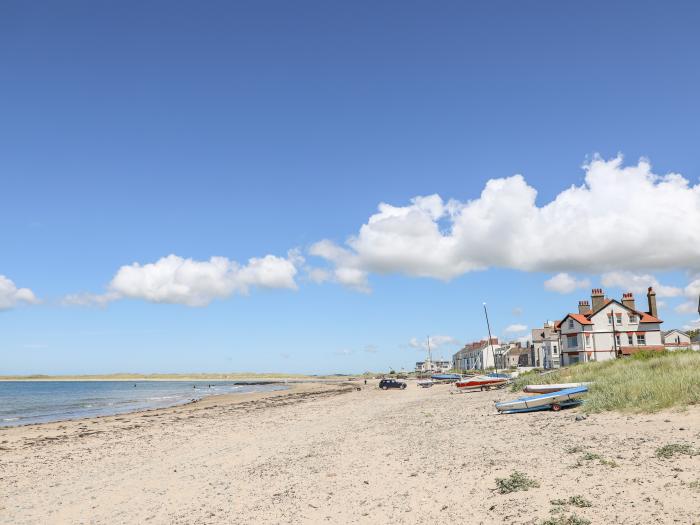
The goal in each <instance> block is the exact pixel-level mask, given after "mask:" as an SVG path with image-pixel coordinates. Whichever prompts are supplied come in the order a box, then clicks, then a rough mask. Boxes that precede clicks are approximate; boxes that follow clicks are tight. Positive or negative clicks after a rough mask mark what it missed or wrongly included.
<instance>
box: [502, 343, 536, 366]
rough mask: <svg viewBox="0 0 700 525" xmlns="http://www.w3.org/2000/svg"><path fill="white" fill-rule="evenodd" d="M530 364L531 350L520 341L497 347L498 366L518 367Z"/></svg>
mask: <svg viewBox="0 0 700 525" xmlns="http://www.w3.org/2000/svg"><path fill="white" fill-rule="evenodd" d="M519 366H531V365H530V351H529V349H528V347H527V345H523V344H522V343H521V342H520V341H517V342H511V343H506V344H504V345H501V346H500V347H498V348H496V368H517V367H519Z"/></svg>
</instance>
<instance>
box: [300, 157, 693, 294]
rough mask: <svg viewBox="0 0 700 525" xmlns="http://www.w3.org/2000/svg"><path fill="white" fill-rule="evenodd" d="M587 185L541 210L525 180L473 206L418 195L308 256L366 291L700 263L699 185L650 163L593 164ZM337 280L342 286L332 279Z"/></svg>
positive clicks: (487, 191) (490, 191)
mask: <svg viewBox="0 0 700 525" xmlns="http://www.w3.org/2000/svg"><path fill="white" fill-rule="evenodd" d="M584 170H585V180H584V183H583V184H582V185H580V186H572V187H570V188H568V189H566V190H564V191H562V192H561V193H559V195H557V196H556V198H555V199H554V200H552V201H550V202H548V203H545V204H544V205H542V206H538V205H537V204H536V197H537V191H536V190H535V189H534V188H532V187H531V186H529V185H528V184H527V183H526V181H525V179H524V178H523V177H522V176H521V175H514V176H511V177H507V178H502V179H492V180H489V181H488V182H487V183H486V186H485V188H484V190H483V191H482V193H481V195H480V196H479V198H477V199H474V200H470V201H466V202H460V201H456V200H450V201H447V202H445V201H444V200H443V199H442V198H441V197H440V196H438V195H429V196H423V197H415V198H413V199H412V200H411V202H410V204H408V205H406V206H392V205H390V204H386V203H381V204H380V205H379V208H378V212H377V213H375V214H374V215H372V216H371V217H370V218H369V220H368V221H367V222H366V223H365V224H364V225H362V226H361V227H360V229H359V232H358V233H357V234H356V235H353V236H351V237H350V238H349V239H348V240H347V241H346V243H345V245H344V246H339V245H337V244H335V243H333V242H331V241H328V240H324V241H321V242H320V243H317V244H315V245H314V246H312V249H311V254H312V255H316V256H319V257H322V258H324V259H326V260H327V261H329V262H330V263H331V264H332V265H333V267H334V268H335V272H336V273H337V272H338V271H341V272H342V271H347V270H352V271H353V273H351V275H353V276H354V278H353V279H350V282H348V283H344V284H349V285H350V286H353V287H356V288H357V287H358V283H359V284H360V286H359V288H360V289H363V290H366V289H367V275H368V273H370V272H374V273H380V274H386V273H400V274H406V275H411V276H419V277H432V278H436V279H442V280H449V279H452V278H454V277H457V276H459V275H462V274H464V273H466V272H471V271H476V270H483V269H486V268H490V267H501V268H511V269H516V270H522V271H543V272H586V273H593V272H595V273H603V272H611V271H620V270H626V271H649V270H671V269H679V268H681V269H694V270H695V271H697V270H698V269H700V268H699V267H698V261H699V260H700V228H697V227H695V225H697V224H700V185H695V186H691V185H690V184H689V182H688V180H686V179H685V178H683V177H682V176H681V175H678V174H668V175H663V176H659V175H656V174H654V173H653V172H652V171H651V166H650V164H649V162H648V161H646V160H643V159H642V160H640V161H639V162H638V163H637V165H633V166H623V163H622V157H620V156H618V157H617V158H614V159H611V160H607V161H606V160H603V159H601V158H599V157H595V158H594V159H593V160H592V161H591V162H590V163H589V164H587V165H586V166H584ZM335 280H337V281H338V282H341V283H342V282H343V280H342V279H341V278H340V277H339V276H338V275H336V278H335Z"/></svg>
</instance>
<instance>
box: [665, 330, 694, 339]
mask: <svg viewBox="0 0 700 525" xmlns="http://www.w3.org/2000/svg"><path fill="white" fill-rule="evenodd" d="M671 332H678V333H679V334H683V335H685V336H687V337H690V336H688V332H684V331H683V330H680V329H678V328H671V329H670V330H664V331H663V332H661V335H662V336H664V337H666V336H667V335H668V334H670V333H671Z"/></svg>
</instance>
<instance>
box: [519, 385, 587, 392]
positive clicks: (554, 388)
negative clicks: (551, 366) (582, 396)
mask: <svg viewBox="0 0 700 525" xmlns="http://www.w3.org/2000/svg"><path fill="white" fill-rule="evenodd" d="M589 384H590V383H560V384H552V385H526V386H525V388H523V392H527V393H528V394H549V393H551V392H558V391H559V390H566V389H568V388H578V387H580V386H588V385H589Z"/></svg>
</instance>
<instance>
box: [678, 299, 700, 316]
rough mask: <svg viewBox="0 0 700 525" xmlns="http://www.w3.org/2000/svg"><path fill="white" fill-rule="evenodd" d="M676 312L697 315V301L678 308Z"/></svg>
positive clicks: (682, 304) (680, 305)
mask: <svg viewBox="0 0 700 525" xmlns="http://www.w3.org/2000/svg"><path fill="white" fill-rule="evenodd" d="M674 310H675V311H676V312H678V313H679V314H695V313H697V312H698V303H697V301H686V302H684V303H681V304H679V305H678V306H676V307H675V308H674Z"/></svg>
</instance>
